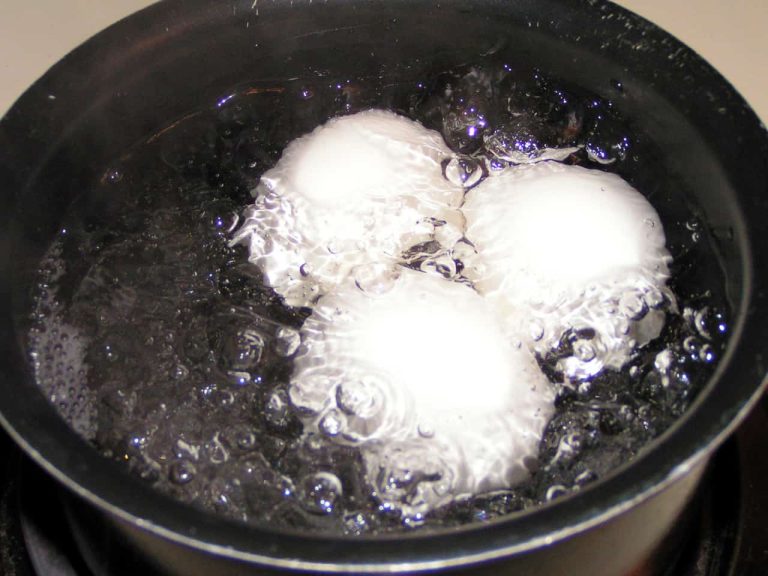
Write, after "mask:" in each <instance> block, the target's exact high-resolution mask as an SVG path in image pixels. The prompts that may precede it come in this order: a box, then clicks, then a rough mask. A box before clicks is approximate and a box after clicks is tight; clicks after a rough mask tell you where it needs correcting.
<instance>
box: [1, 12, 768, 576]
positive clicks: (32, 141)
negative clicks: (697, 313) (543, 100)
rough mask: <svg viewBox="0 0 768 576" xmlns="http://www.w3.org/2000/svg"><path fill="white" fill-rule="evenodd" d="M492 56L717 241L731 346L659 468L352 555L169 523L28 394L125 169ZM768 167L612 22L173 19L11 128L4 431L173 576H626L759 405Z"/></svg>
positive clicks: (662, 42)
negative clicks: (62, 271)
mask: <svg viewBox="0 0 768 576" xmlns="http://www.w3.org/2000/svg"><path fill="white" fill-rule="evenodd" d="M489 53H493V54H495V56H496V57H499V58H510V59H512V60H514V61H516V62H521V61H523V62H529V63H530V65H532V66H538V67H540V68H541V69H543V70H546V71H547V72H548V73H551V74H552V75H554V76H556V77H559V78H562V79H564V80H567V81H568V82H570V83H572V84H576V85H579V86H582V87H584V88H586V89H588V90H590V91H592V92H594V93H596V94H598V95H601V96H604V97H605V98H607V99H611V100H612V101H613V102H614V104H615V106H616V108H617V109H618V110H619V111H620V112H621V114H623V115H624V116H625V117H627V118H631V119H632V121H633V123H634V126H635V128H636V129H637V130H638V131H639V132H641V133H642V134H643V135H644V137H645V138H646V139H648V140H650V141H652V142H653V143H654V144H655V145H656V146H658V147H659V148H660V149H664V150H668V151H672V152H673V153H669V154H667V155H665V156H663V157H662V158H661V159H660V160H659V162H660V163H661V165H657V166H656V168H657V169H658V171H659V172H658V174H663V175H664V176H665V177H667V176H668V177H671V178H673V179H674V181H675V183H676V192H675V193H679V194H680V195H682V196H685V197H686V198H687V199H688V200H690V201H691V202H693V203H694V204H695V205H696V207H697V210H698V211H699V215H700V217H701V219H702V220H703V221H704V222H705V224H706V228H707V229H708V230H710V231H712V233H713V238H714V242H715V244H716V249H717V253H718V256H719V259H720V265H721V267H722V271H723V275H724V277H725V285H726V286H725V288H726V292H727V295H728V299H729V304H730V306H731V310H732V330H731V337H730V342H729V344H728V347H727V351H726V353H725V354H724V357H723V359H722V361H721V362H720V364H719V366H718V368H717V371H716V373H715V375H714V376H713V377H712V379H711V381H710V382H709V383H708V384H707V386H706V388H705V389H704V390H703V392H702V393H701V394H700V396H699V397H698V399H697V400H696V401H695V403H694V405H693V406H692V407H691V409H690V410H689V411H688V412H687V414H686V415H685V416H684V417H683V418H682V419H681V420H680V421H679V422H678V423H677V424H676V425H674V426H673V427H672V428H671V429H670V430H668V431H667V432H666V433H665V434H663V435H662V436H661V437H660V438H659V439H658V440H656V441H655V442H654V443H653V445H652V446H651V447H650V448H649V449H648V450H646V451H645V452H644V453H643V454H642V455H641V456H639V457H638V458H637V459H636V460H634V461H633V462H631V463H630V464H628V465H627V466H625V467H623V468H621V469H619V470H617V471H616V472H615V473H614V474H613V475H611V476H610V477H608V478H605V479H603V480H601V481H600V482H598V483H596V484H595V485H593V486H591V487H589V488H588V489H585V490H583V491H581V493H579V494H578V495H576V496H572V497H568V498H564V499H562V500H559V501H556V502H554V503H552V504H550V505H547V506H545V507H542V508H541V509H538V510H535V511H532V512H528V513H524V514H520V515H517V516H512V517H508V518H505V519H502V520H498V521H494V522H491V523H489V524H486V525H479V526H478V525H473V526H468V527H466V528H463V529H459V530H454V531H450V532H445V533H434V534H426V533H425V534H419V533H415V534H411V535H407V536H402V537H399V538H391V537H387V538H358V539H345V538H342V539H338V538H330V537H324V536H323V535H318V534H297V533H285V532H277V531H272V530H270V529H269V527H261V528H257V527H250V526H244V525H240V524H237V523H235V522H231V521H228V520H225V519H222V518H219V517H214V516H212V515H210V514H207V513H203V512H200V511H197V510H193V509H191V508H188V507H186V506H184V505H182V504H179V503H177V502H174V501H171V500H170V499H168V498H166V497H165V496H163V495H161V494H159V493H156V492H154V491H153V490H151V489H150V488H148V487H147V486H145V485H144V484H142V483H141V482H140V481H138V480H136V479H134V478H131V477H128V476H126V475H125V473H124V472H123V471H122V470H120V469H119V468H118V467H117V466H116V465H115V464H114V463H112V462H109V461H107V460H106V459H103V458H101V457H100V456H99V455H98V454H97V453H96V452H95V451H94V450H93V449H92V448H91V447H90V446H89V445H88V444H87V443H86V442H85V441H83V440H81V439H80V438H79V437H78V436H77V435H76V434H74V433H73V432H72V431H71V430H70V429H69V428H68V427H67V425H66V424H65V423H64V422H63V420H62V419H61V418H60V417H59V416H58V415H57V413H56V412H55V410H54V409H53V407H52V406H51V405H50V404H49V403H48V401H47V400H46V399H45V398H44V396H43V394H41V392H40V390H39V389H38V388H37V386H36V384H35V382H34V379H33V377H32V375H31V373H30V368H29V363H28V361H27V359H26V356H25V351H24V349H23V345H22V338H21V335H20V333H19V329H20V327H21V326H23V325H24V324H25V318H26V316H27V315H28V311H29V309H30V286H31V283H32V281H33V278H34V272H35V270H36V268H37V265H38V262H39V260H40V258H41V255H42V254H43V253H44V251H45V250H46V248H47V246H48V245H49V244H50V243H51V241H52V238H53V235H54V234H55V232H56V230H57V229H58V227H59V224H60V220H61V216H62V213H63V212H64V210H65V209H66V208H67V206H69V205H70V203H71V202H72V200H73V198H75V197H76V196H77V195H78V194H80V193H81V192H82V191H83V190H86V189H88V188H89V187H91V186H93V185H94V183H96V182H97V181H98V180H99V179H100V178H101V177H102V176H103V174H104V169H105V166H107V165H108V163H109V162H110V161H112V160H113V159H114V158H116V157H119V156H120V154H121V153H123V152H124V151H125V150H126V149H127V148H129V147H130V146H131V145H132V144H134V143H135V142H137V141H139V140H140V139H141V138H143V137H146V136H147V135H149V134H153V133H156V132H158V131H159V130H161V129H162V128H164V127H166V126H168V125H169V124H170V123H171V122H173V121H174V120H176V119H179V118H183V117H184V115H185V114H188V113H189V112H190V111H192V110H196V109H198V108H199V107H200V106H201V105H205V104H206V103H211V102H215V101H216V99H218V98H221V97H222V96H224V95H226V94H228V93H229V91H230V90H231V89H232V87H234V86H238V85H243V84H244V83H247V82H249V81H255V80H262V79H265V78H275V79H287V78H292V77H302V76H304V75H307V74H308V71H309V70H324V71H326V72H327V73H328V74H330V75H332V76H343V75H350V76H355V77H359V76H361V75H362V76H370V77H372V78H373V77H377V76H379V75H381V74H384V75H387V74H400V75H403V74H411V75H413V76H414V77H417V76H418V74H419V73H420V72H422V71H424V70H428V69H429V68H430V67H434V66H443V67H446V68H447V67H450V66H452V65H457V64H461V63H464V62H472V61H475V60H478V59H481V58H483V57H485V56H486V55H487V54H489ZM617 81H618V83H620V84H621V85H622V86H623V91H622V92H621V93H620V94H618V93H617V92H616V87H617V85H618V83H617ZM767 159H768V139H767V138H766V132H765V129H764V128H763V127H762V125H761V124H760V122H759V121H758V119H757V118H756V116H755V115H754V113H753V112H752V111H751V110H750V108H749V107H748V106H747V105H746V103H745V102H744V101H743V100H742V99H741V98H740V97H739V95H738V94H737V93H736V92H735V91H734V90H733V88H731V87H730V86H729V85H728V84H727V83H726V82H725V80H724V79H723V78H722V77H721V76H720V75H719V74H717V72H715V71H714V70H713V69H712V68H711V67H709V66H708V65H707V64H706V63H705V62H703V61H702V60H701V59H700V58H698V57H697V56H696V55H695V54H693V53H692V52H691V51H690V50H688V49H687V48H685V47H684V46H682V45H681V44H680V43H679V42H677V41H676V40H674V39H673V38H671V37H670V36H668V35H667V34H665V33H664V32H662V31H661V30H659V29H657V28H655V27H654V26H653V25H651V24H649V23H648V22H646V21H644V20H642V19H641V18H639V17H636V16H634V15H632V14H630V13H629V12H627V11H625V10H623V9H621V8H618V7H617V6H615V5H613V4H611V3H609V2H605V1H603V0H570V1H569V0H509V1H506V2H499V1H496V0H472V1H467V0H449V1H447V2H432V1H426V0H425V1H408V2H405V1H400V0H394V1H393V0H387V1H383V0H348V1H341V0H328V1H327V2H312V1H311V0H310V1H299V0H295V1H291V2H288V1H268V0H259V1H257V2H254V1H253V0H239V1H238V0H231V1H227V2H221V1H214V0H185V1H181V0H178V1H174V0H170V1H167V2H163V3H161V4H159V5H155V6H152V7H150V8H148V9H146V10H144V11H142V12H140V13H138V14H136V15H134V16H132V17H130V18H128V19H126V20H124V21H122V22H120V23H118V24H116V25H115V26H113V27H112V28H110V29H108V30H106V31H105V32H103V33H101V34H99V35H98V36H96V37H95V38H93V39H92V40H90V41H89V42H87V43H86V44H84V45H83V46H81V47H80V48H78V49H77V50H75V51H74V52H73V53H71V54H70V55H69V56H67V57H66V58H65V59H64V60H62V61H61V62H60V63H59V64H57V65H56V66H55V67H54V68H52V69H51V70H50V71H49V72H48V73H47V74H46V75H45V76H44V77H43V78H42V79H41V80H39V81H38V82H37V83H36V84H35V85H34V86H33V87H32V88H30V89H29V90H28V91H27V92H26V93H25V94H24V95H23V96H22V98H21V99H20V100H19V101H18V102H17V103H16V104H15V106H14V107H13V108H12V109H11V110H10V112H9V113H8V114H7V116H6V117H4V118H3V120H2V122H1V123H0V202H1V203H2V208H1V209H0V214H1V215H2V216H1V217H2V229H1V230H2V231H1V232H0V233H1V234H2V239H1V241H0V246H1V247H2V270H1V271H0V290H1V291H2V298H1V299H0V301H1V302H2V307H1V308H0V311H1V312H2V322H1V323H0V330H1V331H2V334H1V338H2V340H0V341H1V342H2V345H3V348H4V354H3V357H2V360H0V365H1V366H2V370H1V376H0V413H1V419H2V424H3V426H4V427H5V428H6V430H8V432H9V433H10V434H11V436H12V437H13V438H14V439H15V440H16V441H17V442H18V443H19V444H20V445H21V446H22V447H23V449H24V450H25V451H26V452H27V454H28V455H29V456H31V458H32V459H33V460H35V461H36V462H37V463H38V464H39V465H40V466H42V467H43V468H44V469H45V470H46V471H47V472H49V473H50V474H51V475H52V476H54V477H55V478H57V479H58V480H59V481H60V482H61V483H62V484H63V485H64V486H65V487H66V488H68V491H69V492H70V493H71V494H72V495H73V496H72V497H73V498H75V503H76V504H75V505H74V506H72V507H71V510H73V516H79V515H82V513H83V503H85V509H86V512H85V514H86V515H96V516H97V517H98V518H99V521H100V522H102V523H103V525H104V526H108V527H109V529H110V530H116V531H118V533H120V534H123V535H125V536H126V537H127V540H128V541H130V542H131V546H134V547H137V548H138V549H139V550H141V551H142V552H143V553H146V554H147V557H148V558H151V560H150V562H151V563H152V564H153V565H154V566H155V567H156V568H157V569H159V570H161V571H162V573H164V574H165V573H167V574H183V575H186V576H189V575H195V574H259V573H265V572H268V571H271V570H275V571H281V570H298V571H309V572H311V571H332V572H351V573H366V572H371V573H373V572H411V571H420V570H434V569H446V570H447V569H462V568H463V569H467V570H468V569H469V568H470V567H471V569H472V570H476V571H477V573H481V572H482V573H488V574H496V573H514V574H568V575H569V576H577V575H580V574H584V575H587V574H588V575H591V576H596V575H617V574H623V573H625V572H626V571H628V570H629V569H631V568H632V567H633V566H635V565H636V564H637V562H638V561H639V559H641V558H642V557H643V556H644V555H645V554H647V553H648V552H649V551H650V550H651V549H652V548H653V547H654V546H656V545H657V544H658V543H659V542H660V541H661V539H662V538H664V536H665V534H666V533H667V531H668V530H669V528H670V526H672V524H673V523H674V522H675V521H676V520H677V519H678V518H679V515H680V512H681V510H682V509H683V508H684V507H685V504H686V502H687V501H688V499H689V498H690V496H691V494H692V493H693V491H694V489H695V487H696V485H697V483H698V482H699V480H700V477H701V473H702V470H703V468H704V465H705V464H706V462H707V460H708V458H709V456H710V455H711V454H712V453H713V451H714V450H715V449H716V448H717V447H718V446H719V445H720V444H721V443H722V441H723V440H724V439H725V438H726V437H727V436H728V435H729V434H730V433H731V432H732V431H733V429H734V428H735V427H736V426H737V424H738V423H739V422H740V421H741V420H742V419H743V417H744V416H745V415H746V414H747V412H748V411H749V409H750V407H751V406H752V404H753V403H754V402H755V400H756V398H757V397H758V396H759V393H760V390H761V387H762V384H763V381H764V378H765V374H766V360H765V358H764V350H763V347H764V343H765V342H766V341H768V278H767V277H766V275H765V272H764V271H765V270H766V269H768V252H767V251H765V250H761V244H763V243H765V242H766V241H768V235H767V234H766V226H765V222H766V221H768V163H767ZM644 168H645V169H646V170H650V169H651V168H652V167H651V166H648V165H645V166H644ZM652 176H653V175H651V177H652ZM688 200H686V201H688ZM761 271H763V272H761ZM89 525H90V526H93V525H94V524H89Z"/></svg>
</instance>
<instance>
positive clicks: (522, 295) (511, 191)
mask: <svg viewBox="0 0 768 576" xmlns="http://www.w3.org/2000/svg"><path fill="white" fill-rule="evenodd" d="M462 211H463V213H464V215H465V216H466V219H467V230H466V235H467V238H468V239H469V240H470V241H471V242H472V243H473V244H474V247H475V250H476V252H475V253H474V254H469V255H468V256H467V258H466V259H465V260H466V261H465V269H464V275H465V276H466V277H467V278H469V279H470V280H472V281H473V283H474V286H475V288H476V289H477V290H478V291H479V292H480V293H481V294H483V295H485V297H486V298H487V299H488V300H489V301H490V302H492V303H493V305H494V307H495V308H496V310H498V312H499V313H500V314H501V315H502V316H503V317H504V319H505V322H506V326H507V330H508V334H510V335H512V337H517V338H520V339H522V340H523V341H524V342H526V343H527V344H528V346H529V347H531V348H532V349H533V350H535V351H536V352H537V353H539V354H541V355H542V356H545V355H547V354H548V353H550V352H552V351H553V350H555V349H558V348H562V346H563V345H564V342H563V341H564V340H567V341H568V342H567V345H568V346H569V347H571V348H572V353H571V354H567V355H565V357H564V358H563V360H562V362H561V365H560V368H561V369H562V370H563V372H564V373H565V374H566V375H567V376H568V377H570V378H572V379H584V378H591V377H593V376H595V375H596V374H597V373H598V372H599V371H600V370H601V369H602V368H603V367H605V366H607V367H611V368H617V369H618V368H621V367H622V366H623V365H624V364H625V363H626V362H627V361H628V360H629V358H630V357H631V356H632V353H633V351H635V350H636V349H637V347H638V346H642V345H644V344H646V343H648V342H649V341H650V340H652V339H653V338H656V337H657V336H658V335H659V333H660V332H661V329H662V327H663V325H664V318H665V313H664V311H663V309H662V308H664V307H665V305H670V304H672V303H673V302H674V297H673V295H672V293H671V292H670V291H669V290H668V289H666V287H665V285H666V281H667V279H668V277H669V269H668V265H669V263H670V262H671V257H670V255H669V252H668V251H667V249H666V247H665V237H664V230H663V229H662V225H661V221H660V220H659V216H658V214H657V213H656V211H655V210H654V208H653V207H652V206H651V205H650V204H649V203H648V201H647V200H646V199H645V198H644V197H643V196H642V195H641V194H640V193H639V192H637V191H636V190H635V189H634V188H632V187H631V186H630V185H629V184H628V183H627V182H625V181H624V180H622V179H621V178H620V177H619V176H617V175H615V174H609V173H605V172H602V171H599V170H588V169H585V168H581V167H578V166H566V165H563V164H557V163H553V162H542V163H539V164H536V165H532V166H519V167H512V168H507V169H506V170H505V171H504V172H503V173H502V174H500V175H499V176H497V177H494V178H489V179H486V180H485V181H484V182H482V183H481V184H480V185H478V186H477V187H476V188H474V189H472V190H470V191H469V192H468V194H467V197H466V201H465V203H464V206H463V207H462Z"/></svg>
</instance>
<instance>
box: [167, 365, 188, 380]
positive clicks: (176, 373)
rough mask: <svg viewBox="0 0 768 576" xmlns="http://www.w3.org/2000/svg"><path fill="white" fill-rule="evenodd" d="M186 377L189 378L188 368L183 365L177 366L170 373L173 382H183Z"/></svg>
mask: <svg viewBox="0 0 768 576" xmlns="http://www.w3.org/2000/svg"><path fill="white" fill-rule="evenodd" d="M187 376H189V368H187V367H186V366H184V364H177V365H176V366H175V367H174V369H173V372H171V377H172V378H173V379H174V380H184V379H185V378H186V377H187Z"/></svg>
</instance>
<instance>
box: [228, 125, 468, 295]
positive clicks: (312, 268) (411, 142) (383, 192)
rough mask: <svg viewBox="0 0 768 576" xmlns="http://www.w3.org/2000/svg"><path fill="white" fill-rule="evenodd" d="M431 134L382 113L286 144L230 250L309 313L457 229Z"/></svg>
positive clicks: (452, 192) (440, 150)
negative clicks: (354, 280)
mask: <svg viewBox="0 0 768 576" xmlns="http://www.w3.org/2000/svg"><path fill="white" fill-rule="evenodd" d="M451 156H452V152H451V151H450V150H449V149H448V147H447V146H446V145H445V143H444V142H443V139H442V137H441V136H440V134H439V133H437V132H435V131H432V130H427V129H426V128H424V127H423V126H421V125H420V124H419V123H417V122H414V121H412V120H409V119H407V118H404V117H402V116H398V115H396V114H393V113H391V112H386V111H383V110H369V111H366V112H360V113H358V114H355V115H352V116H346V117H341V118H335V119H333V120H331V121H329V122H328V123H326V124H325V125H323V126H320V127H319V128H317V129H316V130H314V131H313V132H312V133H311V134H308V135H306V136H304V137H301V138H298V139H296V140H294V141H293V142H292V143H291V144H290V145H289V146H288V147H287V148H286V149H285V151H284V153H283V156H282V158H281V159H280V162H279V163H278V164H277V166H275V167H274V168H273V169H271V170H268V171H267V172H266V173H265V174H264V175H263V176H262V178H261V183H260V185H259V186H258V188H257V189H256V194H257V197H256V200H255V202H254V204H253V205H252V206H251V207H250V208H249V209H248V210H246V212H245V214H244V219H245V222H244V224H243V226H242V227H241V228H240V230H239V231H238V232H237V234H236V235H235V236H234V240H233V241H234V242H242V243H246V244H247V245H248V246H249V249H250V260H251V262H253V263H254V264H256V265H258V266H259V267H260V269H261V270H262V272H263V273H264V278H265V281H266V282H267V284H269V286H271V287H272V288H274V289H275V291H276V292H278V293H279V294H280V295H281V296H283V298H284V299H285V302H286V304H288V305H291V306H307V305H310V304H311V303H312V302H313V301H314V300H316V299H317V297H318V296H320V295H321V294H323V293H325V292H326V291H327V290H328V289H329V287H332V286H334V285H336V284H338V283H339V282H340V281H341V280H343V279H344V278H345V277H346V276H347V275H348V274H349V273H350V270H351V269H352V268H354V267H355V266H361V265H365V264H370V263H374V264H375V263H378V262H395V261H397V259H398V258H399V257H400V255H401V253H402V252H403V251H404V250H407V249H408V248H410V247H411V246H414V245H416V244H420V243H423V242H428V241H430V240H434V224H433V221H434V220H437V221H440V222H454V223H457V224H458V225H459V226H463V221H462V219H461V215H460V214H459V213H458V212H456V211H455V208H457V207H458V205H459V203H460V202H461V199H462V196H463V191H462V188H461V187H460V186H456V185H453V184H451V182H449V181H448V180H446V179H445V178H443V177H442V171H441V163H442V162H443V161H444V160H446V159H449V158H451Z"/></svg>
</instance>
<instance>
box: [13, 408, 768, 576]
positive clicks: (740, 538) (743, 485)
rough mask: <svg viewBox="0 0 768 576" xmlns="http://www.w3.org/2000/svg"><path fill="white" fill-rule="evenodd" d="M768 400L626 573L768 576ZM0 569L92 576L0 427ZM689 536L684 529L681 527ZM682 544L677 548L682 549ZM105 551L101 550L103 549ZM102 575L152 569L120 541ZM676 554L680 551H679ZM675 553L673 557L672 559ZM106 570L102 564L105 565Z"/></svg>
mask: <svg viewBox="0 0 768 576" xmlns="http://www.w3.org/2000/svg"><path fill="white" fill-rule="evenodd" d="M767 434H768V399H763V400H762V401H761V403H760V405H759V406H758V407H757V409H756V410H755V412H754V414H752V416H750V418H749V419H748V420H747V422H746V423H745V424H744V425H743V426H742V427H741V429H740V431H739V433H738V434H737V436H736V437H735V438H734V439H732V440H731V441H729V442H728V443H727V444H726V445H725V446H724V447H723V448H722V449H721V450H720V452H719V453H718V454H717V456H716V458H715V460H714V462H713V465H712V466H711V468H710V470H709V472H708V474H707V476H706V478H705V482H704V483H703V486H702V488H701V490H700V492H699V494H698V496H697V499H696V501H695V502H694V504H693V505H692V506H691V508H690V510H689V511H688V513H687V517H686V518H685V519H684V520H682V521H681V523H680V524H679V526H680V531H681V532H683V531H687V533H688V534H689V537H688V538H687V539H684V540H683V545H682V546H680V545H679V543H680V539H679V538H674V537H670V538H667V539H665V545H662V547H661V549H660V550H659V551H658V552H657V554H656V555H655V556H654V557H653V558H650V559H649V560H648V562H647V563H646V564H645V565H644V566H641V567H638V568H637V569H636V570H635V571H634V572H633V573H632V574H631V575H628V576H763V575H764V574H766V573H768V490H765V489H764V482H763V479H765V478H766V477H768V452H767V451H765V450H764V448H763V446H764V439H765V437H766V435H767ZM0 457H2V460H3V461H4V462H5V465H4V466H3V467H2V469H0V576H93V572H92V571H91V570H90V569H89V568H88V567H87V566H86V563H85V561H84V559H83V557H82V556H81V554H80V553H79V552H78V548H77V545H76V544H75V540H74V538H73V536H72V530H71V528H70V526H69V525H68V524H67V519H66V513H65V509H64V506H63V504H62V502H61V500H60V498H59V489H58V488H57V487H56V486H55V485H54V483H53V482H52V481H51V480H50V479H49V478H47V477H46V476H45V475H44V474H43V473H42V472H41V471H40V470H38V469H37V467H36V466H34V465H32V464H31V463H30V462H29V461H28V460H27V459H26V458H25V457H23V456H22V455H21V453H20V452H19V450H18V449H17V448H16V447H15V446H13V445H12V442H11V441H10V440H9V439H8V437H7V436H6V435H5V434H0ZM683 535H685V534H683ZM678 551H679V552H678ZM102 556H103V555H102ZM113 556H114V558H115V560H114V561H108V563H109V565H110V566H111V567H109V566H108V567H106V568H105V570H106V572H105V573H104V576H113V575H114V576H122V575H123V574H135V573H137V572H136V570H137V569H138V570H140V572H141V573H142V574H144V575H145V576H151V573H150V572H148V571H147V569H146V567H145V566H141V567H139V566H137V565H135V564H134V563H133V562H128V563H127V562H126V560H128V557H127V556H126V551H125V550H121V549H120V548H119V546H117V543H115V553H114V555H113ZM675 556H676V558H675ZM670 559H671V560H672V561H671V562H670ZM99 573H100V574H101V571H100V572H99Z"/></svg>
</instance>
